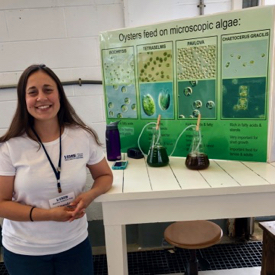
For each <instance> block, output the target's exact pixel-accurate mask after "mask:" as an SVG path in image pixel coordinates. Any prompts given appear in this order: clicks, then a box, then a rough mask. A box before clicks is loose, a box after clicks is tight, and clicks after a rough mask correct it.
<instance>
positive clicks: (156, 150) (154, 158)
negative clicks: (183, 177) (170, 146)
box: [147, 145, 169, 167]
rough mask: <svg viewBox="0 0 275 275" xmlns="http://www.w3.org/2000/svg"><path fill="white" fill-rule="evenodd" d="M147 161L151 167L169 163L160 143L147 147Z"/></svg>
mask: <svg viewBox="0 0 275 275" xmlns="http://www.w3.org/2000/svg"><path fill="white" fill-rule="evenodd" d="M147 163H148V165H149V166H151V167H163V166H166V165H167V164H168V163H169V158H168V155H167V152H166V149H165V148H164V147H163V146H161V145H156V146H154V147H151V148H150V149H149V153H148V157H147Z"/></svg>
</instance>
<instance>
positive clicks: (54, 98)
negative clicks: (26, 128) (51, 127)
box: [25, 71, 60, 121]
mask: <svg viewBox="0 0 275 275" xmlns="http://www.w3.org/2000/svg"><path fill="white" fill-rule="evenodd" d="M25 98H26V106H27V110H28V112H29V114H30V115H31V116H33V117H34V119H35V120H38V121H49V120H56V119H57V113H58V111H59V109H60V100H59V92H58V88H57V85H56V83H55V81H54V80H53V79H52V78H51V77H50V76H49V75H48V74H46V73H45V72H43V71H37V72H35V73H33V74H31V75H30V77H29V79H28V81H27V85H26V96H25Z"/></svg>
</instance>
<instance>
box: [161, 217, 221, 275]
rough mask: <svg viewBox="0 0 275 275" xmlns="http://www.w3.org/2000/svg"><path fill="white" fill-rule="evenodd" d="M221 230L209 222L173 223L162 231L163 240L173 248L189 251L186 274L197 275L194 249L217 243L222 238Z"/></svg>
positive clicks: (196, 260)
mask: <svg viewBox="0 0 275 275" xmlns="http://www.w3.org/2000/svg"><path fill="white" fill-rule="evenodd" d="M222 234H223V232H222V229H221V228H220V227H219V226H218V225H217V224H215V223H213V222H210V221H185V222H175V223H172V224H171V225H169V226H168V227H167V228H166V229H165V231H164V238H165V240H166V241H167V242H168V243H170V244H172V245H173V246H176V247H180V248H184V249H190V250H191V251H190V252H191V256H190V260H189V262H188V267H187V274H188V275H197V274H198V259H197V256H196V249H201V248H206V247H209V246H212V245H214V244H216V243H218V242H219V241H220V240H221V237H222Z"/></svg>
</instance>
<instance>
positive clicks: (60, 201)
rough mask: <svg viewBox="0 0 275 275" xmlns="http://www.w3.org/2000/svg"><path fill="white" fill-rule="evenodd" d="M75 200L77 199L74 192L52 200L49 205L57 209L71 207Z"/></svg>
mask: <svg viewBox="0 0 275 275" xmlns="http://www.w3.org/2000/svg"><path fill="white" fill-rule="evenodd" d="M74 199H75V194H74V192H71V193H68V194H66V195H62V196H59V197H56V198H54V199H50V200H49V203H50V207H51V208H55V207H59V206H66V205H69V204H70V203H71V202H72V201H73V200H74Z"/></svg>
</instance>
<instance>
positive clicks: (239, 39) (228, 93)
mask: <svg viewBox="0 0 275 275" xmlns="http://www.w3.org/2000/svg"><path fill="white" fill-rule="evenodd" d="M268 47H269V31H268V30H263V31H257V32H248V33H240V34H234V35H223V36H222V99H221V100H222V115H221V118H223V119H266V117H267V108H266V106H267V74H268V58H269V57H268V51H269V50H268Z"/></svg>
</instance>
